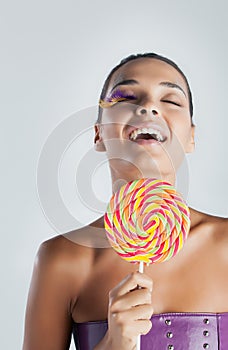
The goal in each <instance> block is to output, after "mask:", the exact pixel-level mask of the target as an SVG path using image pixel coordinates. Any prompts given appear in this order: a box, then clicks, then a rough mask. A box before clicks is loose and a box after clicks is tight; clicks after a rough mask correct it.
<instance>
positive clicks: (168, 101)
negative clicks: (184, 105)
mask: <svg viewBox="0 0 228 350" xmlns="http://www.w3.org/2000/svg"><path fill="white" fill-rule="evenodd" d="M162 102H166V103H171V104H173V105H175V106H178V107H181V105H180V104H179V103H177V102H174V101H170V100H162Z"/></svg>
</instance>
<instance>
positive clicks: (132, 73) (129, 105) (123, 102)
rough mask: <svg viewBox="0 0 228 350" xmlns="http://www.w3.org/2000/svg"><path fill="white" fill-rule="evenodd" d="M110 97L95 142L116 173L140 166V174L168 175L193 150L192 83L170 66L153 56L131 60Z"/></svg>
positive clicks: (114, 78) (116, 76)
mask: <svg viewBox="0 0 228 350" xmlns="http://www.w3.org/2000/svg"><path fill="white" fill-rule="evenodd" d="M105 100H112V103H111V104H110V105H109V104H107V105H106V107H105V108H103V114H102V121H101V125H98V126H95V131H96V136H95V142H96V148H97V150H105V151H106V152H107V156H108V158H109V163H110V165H111V169H112V170H113V171H116V172H117V173H120V175H121V172H122V173H129V171H133V172H134V171H136V169H138V170H139V171H140V172H141V176H139V174H137V175H136V174H135V177H136V178H137V176H138V177H142V176H144V177H149V176H150V177H153V176H154V177H157V176H159V175H160V178H162V177H165V176H167V175H168V174H169V173H172V172H175V170H176V169H177V168H178V167H179V165H180V164H181V162H182V160H183V157H184V154H185V153H190V152H192V151H193V149H194V127H193V126H191V118H190V112H189V98H188V92H187V86H186V83H185V81H184V79H183V77H182V76H181V74H180V73H179V72H178V71H177V70H176V69H175V68H174V67H172V66H170V65H169V64H167V63H165V62H163V61H159V60H157V59H151V58H140V59H137V60H135V61H131V62H128V63H126V64H125V65H124V66H122V67H120V68H119V69H118V70H117V71H116V72H115V73H114V74H113V76H112V78H111V80H110V83H109V86H108V90H107V93H106V98H105ZM142 129H144V130H142ZM133 169H134V170H133ZM136 172H137V171H136ZM158 174H159V175H158ZM125 178H126V176H125ZM128 180H129V179H128Z"/></svg>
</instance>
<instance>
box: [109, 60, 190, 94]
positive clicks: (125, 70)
mask: <svg viewBox="0 0 228 350" xmlns="http://www.w3.org/2000/svg"><path fill="white" fill-rule="evenodd" d="M126 79H135V80H138V81H139V83H142V84H147V83H148V84H151V83H153V84H159V83H160V82H162V81H169V82H172V83H175V84H178V85H180V86H181V87H182V88H183V90H184V91H185V92H186V95H187V84H186V82H185V80H184V78H183V76H182V75H181V74H180V73H179V72H178V71H177V70H176V69H175V68H174V67H173V66H171V65H170V64H168V63H166V62H164V61H161V60H158V59H154V58H148V57H146V58H138V59H136V60H133V61H130V62H127V63H125V64H124V65H123V66H122V67H120V68H119V69H118V70H117V71H115V72H114V73H113V75H112V77H111V79H110V82H109V85H108V91H109V90H111V89H112V87H113V86H114V85H115V84H117V83H118V82H120V81H122V80H126Z"/></svg>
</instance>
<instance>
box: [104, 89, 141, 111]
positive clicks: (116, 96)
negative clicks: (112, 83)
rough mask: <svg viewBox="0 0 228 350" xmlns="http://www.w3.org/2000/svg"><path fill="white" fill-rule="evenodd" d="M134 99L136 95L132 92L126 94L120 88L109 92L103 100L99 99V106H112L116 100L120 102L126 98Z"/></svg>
mask: <svg viewBox="0 0 228 350" xmlns="http://www.w3.org/2000/svg"><path fill="white" fill-rule="evenodd" d="M135 99H136V96H134V95H133V94H128V93H125V92H123V91H121V90H116V91H114V92H113V93H112V94H111V96H110V97H107V98H106V99H104V100H102V99H100V101H99V106H100V107H101V108H108V107H112V106H113V105H114V104H116V103H118V102H122V101H126V100H135Z"/></svg>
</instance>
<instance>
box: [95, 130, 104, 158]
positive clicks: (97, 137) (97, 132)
mask: <svg viewBox="0 0 228 350" xmlns="http://www.w3.org/2000/svg"><path fill="white" fill-rule="evenodd" d="M94 130H95V137H94V144H95V145H94V148H95V150H96V151H98V152H105V151H106V148H105V145H104V142H103V140H102V137H101V126H100V125H99V124H95V125H94Z"/></svg>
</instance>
